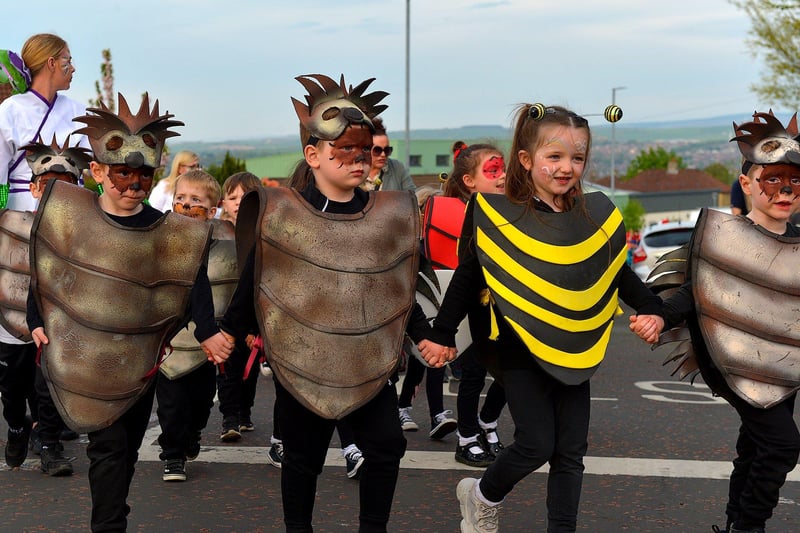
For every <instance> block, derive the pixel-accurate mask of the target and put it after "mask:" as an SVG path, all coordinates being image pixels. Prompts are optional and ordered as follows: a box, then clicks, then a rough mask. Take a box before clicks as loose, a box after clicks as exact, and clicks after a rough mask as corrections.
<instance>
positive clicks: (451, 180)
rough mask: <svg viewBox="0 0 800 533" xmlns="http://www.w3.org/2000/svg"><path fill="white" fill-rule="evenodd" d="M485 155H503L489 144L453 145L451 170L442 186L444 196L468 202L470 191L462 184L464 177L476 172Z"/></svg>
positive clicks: (462, 143) (463, 143) (461, 143)
mask: <svg viewBox="0 0 800 533" xmlns="http://www.w3.org/2000/svg"><path fill="white" fill-rule="evenodd" d="M486 153H491V154H500V155H502V154H503V152H501V151H500V149H499V148H497V147H496V146H493V145H491V144H472V145H469V146H467V144H466V143H465V142H463V141H457V142H456V143H454V144H453V154H454V157H453V170H452V171H451V172H450V174H448V176H447V181H446V182H445V185H444V195H445V196H451V197H456V198H461V199H462V200H465V201H466V200H469V197H470V196H471V195H472V191H470V190H469V189H468V188H467V186H466V184H465V183H464V176H466V175H467V174H469V175H474V174H475V173H476V172H477V171H478V165H479V164H480V162H481V159H482V158H483V156H484V154H486Z"/></svg>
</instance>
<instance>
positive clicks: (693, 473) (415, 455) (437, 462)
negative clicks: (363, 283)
mask: <svg viewBox="0 0 800 533" xmlns="http://www.w3.org/2000/svg"><path fill="white" fill-rule="evenodd" d="M160 432H161V429H160V428H159V426H158V425H155V426H154V427H151V428H150V429H148V431H147V433H146V434H145V438H144V443H143V444H142V447H141V449H140V450H139V460H140V461H159V459H158V452H159V446H158V442H157V439H158V435H159V433H160ZM268 451H269V448H267V447H263V446H227V445H224V446H203V447H202V448H201V450H200V456H199V457H198V458H197V460H198V461H202V462H210V463H241V464H263V465H266V464H267V452H268ZM454 452H455V450H453V451H447V452H431V451H407V452H406V455H405V457H403V459H402V460H401V461H400V468H406V469H419V470H464V471H473V472H480V471H481V470H482V469H480V468H471V467H469V466H466V465H463V464H461V463H458V462H456V460H455V458H454ZM584 464H585V466H586V471H585V473H586V474H589V475H598V476H637V477H663V478H680V479H728V476H729V475H730V473H731V462H730V461H690V460H682V459H643V458H633V457H584ZM325 466H340V467H342V468H344V466H345V465H344V459H343V458H342V453H341V450H340V449H339V448H329V449H328V456H327V457H326V459H325ZM546 472H547V465H545V466H543V467H542V468H540V469H539V470H537V473H546ZM786 481H793V482H800V469H798V468H795V469H794V471H792V472H791V473H789V475H788V476H787V478H786ZM783 503H788V502H783Z"/></svg>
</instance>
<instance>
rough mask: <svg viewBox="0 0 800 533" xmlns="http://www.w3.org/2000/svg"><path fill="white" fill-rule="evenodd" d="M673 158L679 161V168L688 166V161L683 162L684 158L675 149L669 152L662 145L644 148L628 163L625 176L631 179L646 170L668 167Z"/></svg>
mask: <svg viewBox="0 0 800 533" xmlns="http://www.w3.org/2000/svg"><path fill="white" fill-rule="evenodd" d="M672 160H674V161H675V162H676V163H677V165H678V168H686V163H684V162H683V158H681V157H679V156H678V155H677V154H675V152H673V151H669V152H667V151H666V150H665V149H664V148H663V147H661V146H659V147H658V148H655V149H653V148H652V147H650V148H648V149H647V150H642V151H641V152H639V155H637V156H636V157H634V158H633V161H631V164H630V165H628V171H627V172H626V173H625V178H626V179H631V178H633V177H634V176H636V175H637V174H639V173H640V172H642V171H644V170H650V169H653V168H667V167H668V166H669V163H670V161H672Z"/></svg>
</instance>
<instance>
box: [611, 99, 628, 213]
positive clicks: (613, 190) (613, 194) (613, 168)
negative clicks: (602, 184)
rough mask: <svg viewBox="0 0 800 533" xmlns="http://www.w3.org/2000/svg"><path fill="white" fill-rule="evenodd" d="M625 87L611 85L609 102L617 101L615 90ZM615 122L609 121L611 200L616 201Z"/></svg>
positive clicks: (614, 102)
mask: <svg viewBox="0 0 800 533" xmlns="http://www.w3.org/2000/svg"><path fill="white" fill-rule="evenodd" d="M623 89H625V87H613V88H612V89H611V104H612V105H614V104H616V103H617V91H621V90H623ZM616 126H617V124H616V122H612V123H611V201H612V202H614V203H616V201H615V200H616V183H615V177H616V176H615V172H616V165H615V162H616V161H615V158H616V155H617V128H616Z"/></svg>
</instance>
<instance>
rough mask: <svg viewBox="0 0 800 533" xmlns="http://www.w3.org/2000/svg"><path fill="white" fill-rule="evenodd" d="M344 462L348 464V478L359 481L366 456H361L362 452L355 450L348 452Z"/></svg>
mask: <svg viewBox="0 0 800 533" xmlns="http://www.w3.org/2000/svg"><path fill="white" fill-rule="evenodd" d="M344 461H345V463H347V477H348V478H350V479H358V476H359V475H360V470H361V465H363V464H364V456H363V455H361V450H359V449H358V448H355V449H353V450H351V451H349V452H347V453H346V454H344Z"/></svg>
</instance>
